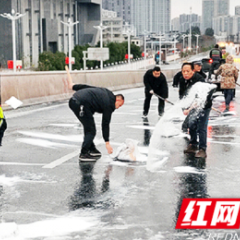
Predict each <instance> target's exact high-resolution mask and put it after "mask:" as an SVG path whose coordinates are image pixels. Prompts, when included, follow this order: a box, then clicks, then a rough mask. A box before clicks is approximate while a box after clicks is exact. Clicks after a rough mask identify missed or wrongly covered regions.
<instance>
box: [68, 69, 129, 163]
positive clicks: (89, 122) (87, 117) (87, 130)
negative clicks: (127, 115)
mask: <svg viewBox="0 0 240 240" xmlns="http://www.w3.org/2000/svg"><path fill="white" fill-rule="evenodd" d="M65 69H66V71H67V75H68V88H69V89H72V90H74V91H76V92H75V93H74V94H73V96H72V97H71V98H70V100H69V107H70V109H71V110H72V111H73V112H74V114H75V115H76V117H77V118H78V120H79V121H80V122H81V123H82V125H83V129H84V137H83V144H82V148H81V152H80V155H79V160H80V161H96V160H97V159H99V158H100V157H101V153H100V152H99V151H98V150H97V149H96V147H95V144H94V142H93V140H94V137H95V135H96V126H95V122H94V117H93V115H94V113H95V112H98V113H102V136H103V138H104V140H105V143H106V149H107V151H108V153H109V154H111V153H112V152H113V149H112V146H111V145H110V142H109V132H110V129H109V125H110V121H111V116H112V113H113V112H114V110H115V109H118V108H120V107H121V106H122V105H123V104H124V96H123V95H122V94H117V95H114V94H113V93H112V92H111V91H110V90H108V89H106V88H100V87H93V86H88V85H83V84H73V83H72V78H71V75H70V73H69V70H68V67H67V66H66V67H65Z"/></svg>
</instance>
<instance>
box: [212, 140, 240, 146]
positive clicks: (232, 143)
mask: <svg viewBox="0 0 240 240" xmlns="http://www.w3.org/2000/svg"><path fill="white" fill-rule="evenodd" d="M208 141H209V142H211V143H218V144H228V145H238V144H240V143H235V142H218V141H212V140H211V139H208Z"/></svg>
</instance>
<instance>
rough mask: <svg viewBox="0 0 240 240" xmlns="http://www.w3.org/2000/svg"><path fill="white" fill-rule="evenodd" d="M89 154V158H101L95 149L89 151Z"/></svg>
mask: <svg viewBox="0 0 240 240" xmlns="http://www.w3.org/2000/svg"><path fill="white" fill-rule="evenodd" d="M89 154H90V155H91V156H95V157H101V156H102V154H101V152H100V151H98V150H97V149H96V148H95V149H92V150H90V151H89Z"/></svg>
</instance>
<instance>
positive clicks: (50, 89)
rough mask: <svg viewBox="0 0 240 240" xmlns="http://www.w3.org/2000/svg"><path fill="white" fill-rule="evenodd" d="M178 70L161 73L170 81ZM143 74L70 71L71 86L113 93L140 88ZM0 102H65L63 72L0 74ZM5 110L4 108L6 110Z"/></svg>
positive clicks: (69, 92)
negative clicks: (101, 89) (17, 100)
mask: <svg viewBox="0 0 240 240" xmlns="http://www.w3.org/2000/svg"><path fill="white" fill-rule="evenodd" d="M177 71H179V69H168V70H163V73H164V74H165V76H166V78H167V79H168V80H170V81H172V78H173V76H174V74H175V73H176V72H177ZM145 72H146V70H125V71H123V70H121V71H117V70H115V71H110V70H109V71H73V72H72V73H71V76H72V79H73V82H74V83H83V84H88V85H93V86H97V87H105V88H108V89H110V90H112V91H114V90H121V89H128V88H135V87H142V86H143V75H144V74H145ZM0 78H1V79H0V80H1V82H0V83H1V102H2V103H5V101H6V100H8V99H9V98H10V97H12V96H14V97H16V98H17V99H19V100H21V101H22V102H23V106H27V105H32V104H38V103H43V102H51V101H57V100H63V99H67V98H69V97H70V96H71V95H72V91H71V90H68V88H67V75H66V72H65V71H55V72H22V73H16V74H13V73H1V74H0ZM5 108H6V107H5Z"/></svg>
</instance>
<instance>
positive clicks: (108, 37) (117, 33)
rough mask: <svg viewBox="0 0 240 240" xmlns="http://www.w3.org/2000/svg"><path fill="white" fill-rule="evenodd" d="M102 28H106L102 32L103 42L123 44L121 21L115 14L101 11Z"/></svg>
mask: <svg viewBox="0 0 240 240" xmlns="http://www.w3.org/2000/svg"><path fill="white" fill-rule="evenodd" d="M102 23H103V26H106V27H108V28H107V29H104V30H103V42H123V41H124V40H125V39H124V37H123V20H122V18H120V17H117V13H116V12H114V11H109V10H105V9H102Z"/></svg>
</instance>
